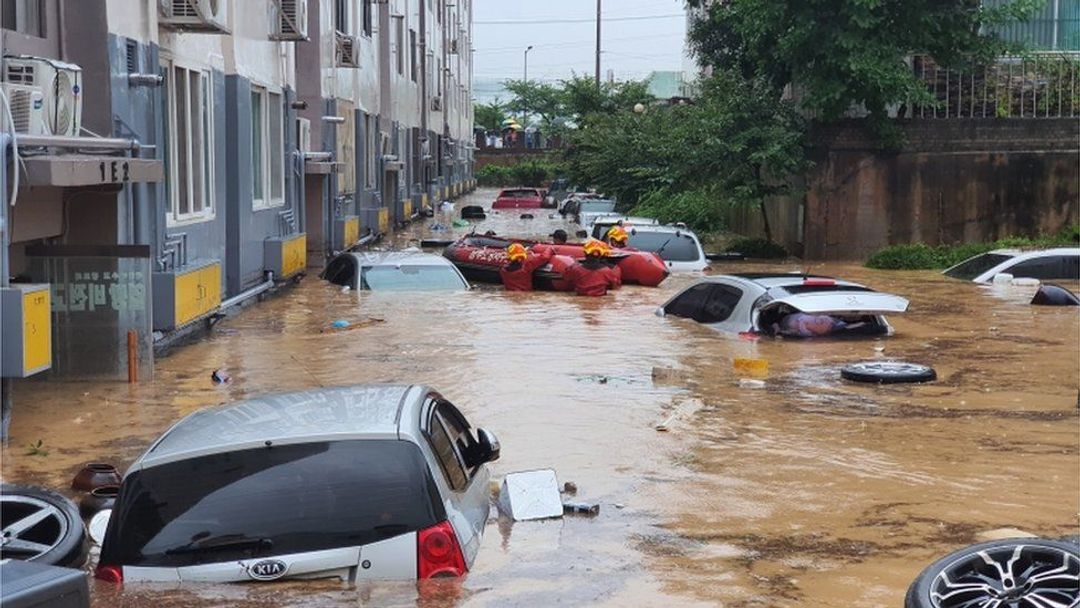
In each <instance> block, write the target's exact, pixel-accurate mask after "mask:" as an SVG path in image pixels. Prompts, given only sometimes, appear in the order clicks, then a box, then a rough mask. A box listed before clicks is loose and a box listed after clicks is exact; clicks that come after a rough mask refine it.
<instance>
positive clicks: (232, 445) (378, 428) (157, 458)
mask: <svg viewBox="0 0 1080 608" xmlns="http://www.w3.org/2000/svg"><path fill="white" fill-rule="evenodd" d="M413 391H415V393H416V394H420V393H421V392H422V391H421V388H420V387H413V386H408V385H368V386H346V387H334V388H324V389H317V390H310V391H303V392H297V393H285V394H277V395H267V396H265V397H257V398H254V399H248V400H245V401H239V402H236V403H230V404H228V405H224V406H220V407H214V408H208V409H203V410H199V411H197V412H195V413H193V414H191V415H189V416H187V417H186V418H184V419H182V420H181V421H180V422H177V423H176V424H175V425H174V426H173V427H172V428H171V429H169V430H168V431H167V432H166V433H165V434H164V435H162V436H161V438H160V439H158V440H157V442H155V443H154V444H153V445H152V446H150V448H149V449H148V450H147V451H146V453H145V454H143V455H142V456H140V457H139V458H138V459H137V460H136V461H135V462H134V463H133V464H132V465H131V468H130V469H129V473H130V471H132V470H135V469H137V468H146V467H151V466H156V465H158V464H164V463H166V462H171V461H174V460H178V459H180V458H189V457H192V456H194V455H198V454H212V453H217V452H222V451H229V450H233V449H237V448H240V447H243V446H250V447H257V446H258V445H259V444H267V442H270V443H274V444H278V443H298V442H303V441H310V440H314V439H318V438H329V437H332V438H336V439H350V438H352V439H361V438H387V439H397V438H398V433H399V430H398V427H399V422H400V420H401V413H402V410H403V408H404V406H405V403H406V397H407V396H409V394H410V392H413ZM414 396H416V395H414Z"/></svg>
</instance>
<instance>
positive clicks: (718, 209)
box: [566, 72, 807, 238]
mask: <svg viewBox="0 0 1080 608" xmlns="http://www.w3.org/2000/svg"><path fill="white" fill-rule="evenodd" d="M804 132H805V129H804V125H803V123H802V119H801V118H800V116H799V115H798V113H797V112H796V111H795V108H793V107H792V106H791V104H789V103H787V102H783V101H781V100H780V96H779V95H778V94H777V91H776V89H774V88H773V87H772V86H770V85H769V83H768V82H767V81H765V80H764V79H762V78H755V79H749V80H748V79H744V78H742V77H741V76H740V75H738V74H735V73H733V72H718V73H717V74H716V75H715V76H714V77H712V78H711V79H708V80H706V81H705V82H703V83H702V94H701V96H700V97H699V98H698V99H697V100H695V103H693V104H687V105H678V106H672V107H651V108H649V109H648V110H647V111H646V112H644V113H643V114H640V115H639V114H636V113H634V112H633V111H632V110H629V109H628V110H622V111H616V112H614V113H611V114H592V115H590V117H589V125H588V128H585V129H579V130H577V131H575V132H574V133H573V134H572V136H571V147H570V149H569V150H568V151H567V153H566V157H567V161H568V164H569V171H570V174H571V176H572V177H573V178H574V179H575V180H576V181H577V182H578V183H585V184H593V185H595V186H596V187H597V188H598V189H600V190H601V191H603V192H606V193H608V194H612V195H615V196H616V197H617V198H618V200H619V201H620V204H621V205H622V206H623V207H632V206H635V205H638V204H641V205H642V207H641V209H640V210H641V211H645V212H648V213H652V214H655V215H657V216H659V217H660V219H662V220H668V221H671V220H680V221H687V222H688V223H692V224H694V225H695V226H697V227H698V228H703V229H713V228H716V227H718V224H719V222H720V219H721V218H722V212H723V210H724V209H725V206H727V205H754V206H757V207H759V208H760V210H761V212H762V214H763V218H764V219H765V225H766V231H767V232H768V231H769V228H768V217H767V216H765V215H764V213H765V206H764V203H765V200H766V199H767V198H768V197H771V196H777V195H784V194H790V193H791V192H792V187H791V183H790V180H789V179H788V177H789V176H791V175H794V174H797V173H799V172H801V171H802V170H804V169H805V168H806V166H807V162H806V160H805V152H804V148H803V143H804ZM767 236H768V237H769V238H771V234H767Z"/></svg>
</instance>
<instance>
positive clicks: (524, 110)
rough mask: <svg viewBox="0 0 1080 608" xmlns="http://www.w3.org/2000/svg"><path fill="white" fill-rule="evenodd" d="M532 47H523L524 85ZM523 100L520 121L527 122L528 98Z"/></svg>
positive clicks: (527, 80) (527, 81) (527, 82)
mask: <svg viewBox="0 0 1080 608" xmlns="http://www.w3.org/2000/svg"><path fill="white" fill-rule="evenodd" d="M532 49H533V47H532V45H531V44H530V45H529V48H527V49H525V85H526V86H528V84H529V51H531V50H532ZM523 101H525V103H524V104H522V106H523V107H522V108H521V122H523V123H528V122H529V106H528V105H527V104H528V100H523ZM522 126H525V127H528V126H529V125H528V124H525V125H522Z"/></svg>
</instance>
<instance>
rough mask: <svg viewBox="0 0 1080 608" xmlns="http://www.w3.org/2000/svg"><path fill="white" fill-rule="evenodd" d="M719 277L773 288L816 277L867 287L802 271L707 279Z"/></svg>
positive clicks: (793, 285) (738, 274)
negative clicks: (802, 272)
mask: <svg viewBox="0 0 1080 608" xmlns="http://www.w3.org/2000/svg"><path fill="white" fill-rule="evenodd" d="M718 279H728V280H731V279H735V280H737V281H741V282H744V283H753V284H755V285H758V286H759V287H762V288H764V289H773V288H777V287H779V288H781V289H783V288H784V287H795V286H798V285H802V284H803V281H805V280H806V279H816V280H822V281H834V282H835V283H836V284H837V285H840V286H847V287H865V286H864V285H862V284H860V283H853V282H851V281H845V280H843V279H836V278H833V277H829V276H824V275H817V274H801V273H794V272H791V273H782V272H740V273H733V274H714V275H711V276H708V277H705V280H714V281H715V280H718Z"/></svg>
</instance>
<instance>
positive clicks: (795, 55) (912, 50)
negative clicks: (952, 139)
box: [688, 0, 1045, 123]
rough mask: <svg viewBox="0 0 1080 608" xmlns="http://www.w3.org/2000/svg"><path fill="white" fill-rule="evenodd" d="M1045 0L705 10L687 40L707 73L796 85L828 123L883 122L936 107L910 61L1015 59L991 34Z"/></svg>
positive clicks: (871, 0) (877, 1) (771, 3)
mask: <svg viewBox="0 0 1080 608" xmlns="http://www.w3.org/2000/svg"><path fill="white" fill-rule="evenodd" d="M1044 1H1045V0H997V1H996V2H982V1H980V0H730V1H728V2H713V3H708V4H709V8H708V11H707V13H706V15H707V16H706V17H705V18H703V19H699V20H696V21H695V23H693V25H692V26H691V28H690V40H691V46H692V48H693V50H694V52H695V54H696V55H697V58H698V60H699V62H700V63H701V64H703V65H705V66H712V67H713V68H715V69H720V70H732V71H735V72H737V73H739V74H741V75H742V76H743V77H745V78H764V79H765V80H766V81H767V82H768V83H770V84H771V85H772V86H773V87H774V88H777V89H781V88H783V87H785V86H787V85H789V84H790V85H794V86H795V88H796V90H797V91H798V92H799V94H800V95H801V96H802V104H803V106H804V107H805V108H806V109H809V110H812V111H814V112H816V113H817V115H818V116H819V117H820V118H821V119H824V120H835V119H838V118H840V117H842V116H843V115H844V113H845V112H847V111H848V109H849V108H851V107H852V106H853V105H858V104H861V105H863V106H864V107H865V108H866V110H867V111H868V112H869V113H870V116H871V117H872V118H873V119H875V120H877V121H878V122H879V123H880V122H881V121H883V120H884V119H885V117H886V116H887V113H886V108H887V107H888V106H889V105H890V104H894V103H901V102H905V101H911V102H924V103H932V102H933V101H934V100H933V99H932V98H931V97H930V94H929V93H928V91H927V88H926V87H925V85H924V84H923V83H921V82H920V81H919V80H918V78H917V75H916V74H915V72H914V70H912V69H911V67H910V65H909V64H908V58H909V57H910V56H911V55H912V54H927V55H930V56H931V57H933V58H934V60H935V61H936V62H937V63H939V64H941V65H943V66H946V67H963V65H965V64H967V63H971V62H975V63H979V62H986V61H989V60H991V59H993V58H994V57H997V56H999V55H1000V54H1001V53H1003V52H1010V51H1011V52H1016V51H1018V50H1019V49H1017V48H1015V47H1014V46H1011V45H1009V44H1006V43H1005V42H1004V41H1002V40H1001V39H1000V38H998V37H997V36H996V35H995V34H993V33H992V31H991V30H992V28H987V27H985V26H1000V25H1003V24H1007V23H1010V22H1015V21H1018V20H1022V19H1025V18H1028V17H1030V16H1031V15H1033V14H1034V13H1035V11H1036V10H1037V9H1038V8H1039V7H1040V6H1041V5H1042V4H1043V2H1044ZM688 4H689V5H691V6H702V5H705V4H706V0H688Z"/></svg>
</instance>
